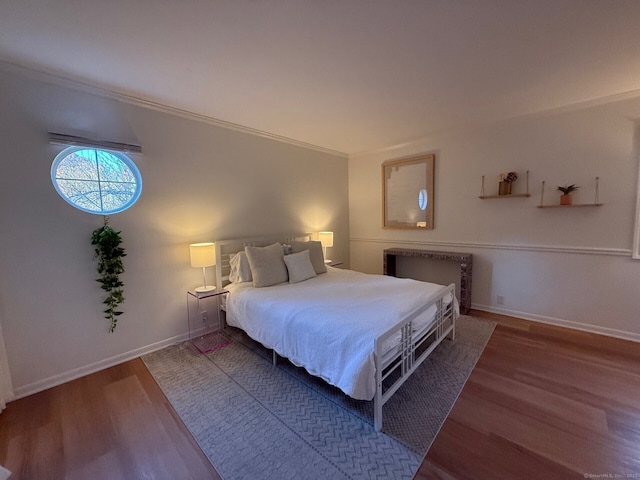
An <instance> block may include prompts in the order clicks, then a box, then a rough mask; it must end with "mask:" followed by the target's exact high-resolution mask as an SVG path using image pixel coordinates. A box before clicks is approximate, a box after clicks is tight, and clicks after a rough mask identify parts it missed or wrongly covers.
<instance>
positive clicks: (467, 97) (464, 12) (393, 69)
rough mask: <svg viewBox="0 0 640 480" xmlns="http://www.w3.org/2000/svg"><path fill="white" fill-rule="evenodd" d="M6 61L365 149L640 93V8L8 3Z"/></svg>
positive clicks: (325, 1)
mask: <svg viewBox="0 0 640 480" xmlns="http://www.w3.org/2000/svg"><path fill="white" fill-rule="evenodd" d="M0 60H3V61H5V62H9V63H13V64H18V65H21V66H26V67H29V68H32V69H36V70H40V71H43V72H48V73H53V74H56V75H60V76H63V77H66V78H70V79H73V80H78V81H81V82H84V83H87V84H90V85H95V86H97V87H100V88H103V89H107V90H110V91H113V92H116V93H118V94H124V95H129V96H133V97H136V98H139V99H142V100H145V101H150V102H155V103H159V104H162V105H166V106H169V107H172V108H177V109H182V110H185V111H188V112H192V113H196V114H199V115H204V116H206V117H211V118H213V119H218V120H222V121H225V122H231V123H234V124H239V125H242V126H245V127H249V128H251V129H256V130H259V131H263V132H267V133H270V134H274V135H279V136H283V137H287V138H290V139H293V140H296V141H300V142H306V143H309V144H312V145H317V146H320V147H322V148H325V149H331V150H335V151H338V152H343V153H347V154H354V153H359V152H364V151H371V150H376V149H380V148H384V147H388V146H392V145H397V144H400V143H404V142H407V141H411V140H415V139H418V138H422V137H425V136H427V135H429V134H431V133H434V132H441V131H444V130H447V129H450V128H453V127H456V128H458V127H464V126H476V125H482V124H483V123H485V122H493V121H497V120H501V119H504V118H510V117H514V116H519V115H524V114H529V113H534V112H540V111H545V110H548V109H554V108H559V107H564V106H567V105H571V104H575V103H581V102H590V101H593V100H595V99H602V98H606V97H610V96H614V95H618V94H626V95H632V96H633V95H635V94H636V93H638V94H640V0H630V1H627V0H224V1H223V0H184V1H179V0H55V1H54V0H0ZM636 91H637V92H636Z"/></svg>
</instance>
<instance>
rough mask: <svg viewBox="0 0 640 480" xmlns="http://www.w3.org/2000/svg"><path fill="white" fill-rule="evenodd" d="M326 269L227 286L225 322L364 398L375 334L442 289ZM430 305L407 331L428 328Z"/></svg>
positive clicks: (371, 385)
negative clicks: (298, 278) (274, 281)
mask: <svg viewBox="0 0 640 480" xmlns="http://www.w3.org/2000/svg"><path fill="white" fill-rule="evenodd" d="M327 270H328V271H327V273H326V274H322V275H318V276H317V277H314V278H311V279H309V280H306V281H304V282H300V283H296V284H280V285H275V286H272V287H264V288H254V287H253V286H252V284H251V283H250V282H247V283H239V284H230V285H228V286H227V287H226V289H227V290H229V292H230V293H229V295H228V298H227V302H226V310H227V323H228V324H229V325H231V326H235V327H239V328H241V329H242V330H244V331H245V332H247V334H248V335H249V336H250V337H251V338H253V339H254V340H257V341H258V342H260V343H262V344H263V345H265V346H266V347H269V348H272V349H273V350H275V351H276V352H277V353H278V354H279V355H281V356H283V357H286V358H288V359H289V360H291V362H293V363H294V364H295V365H297V366H301V367H304V368H305V369H306V370H307V371H308V372H309V373H311V374H312V375H316V376H318V377H321V378H323V379H324V380H325V381H326V382H328V383H330V384H331V385H335V386H336V387H338V388H340V389H341V390H342V391H343V392H345V393H346V394H347V395H349V396H351V397H353V398H356V399H360V400H371V399H373V397H374V394H375V390H376V389H375V386H376V385H375V364H374V341H375V339H376V337H378V336H379V335H380V334H382V333H384V332H386V331H387V330H388V329H390V328H391V327H393V326H394V325H396V324H397V323H398V322H399V321H400V320H402V319H403V318H404V317H406V316H407V314H409V313H410V312H412V311H413V310H414V309H416V308H417V307H418V306H420V305H423V304H424V303H425V302H426V301H427V300H429V299H430V298H431V297H433V296H435V295H437V293H438V292H439V291H440V290H441V289H442V288H443V287H442V285H436V284H433V283H426V282H420V281H417V280H411V279H400V278H395V277H388V276H383V275H367V274H364V273H359V272H355V271H352V270H341V269H336V268H331V267H328V269H327ZM448 300H449V301H451V299H448ZM456 307H457V305H456ZM435 310H436V307H435V305H434V306H432V307H431V308H430V309H429V310H428V311H427V312H426V313H425V314H422V315H421V318H422V320H417V321H414V323H413V324H412V329H413V330H414V331H415V330H418V329H424V328H425V327H426V326H428V325H429V324H430V323H431V322H432V318H433V316H434V314H435ZM392 347H393V345H388V348H392Z"/></svg>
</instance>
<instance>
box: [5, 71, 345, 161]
mask: <svg viewBox="0 0 640 480" xmlns="http://www.w3.org/2000/svg"><path fill="white" fill-rule="evenodd" d="M0 70H2V71H5V72H9V73H14V74H17V75H21V76H25V77H28V78H32V79H34V80H39V81H42V82H46V83H50V84H54V85H57V86H60V87H65V88H70V89H73V90H76V91H80V92H83V93H89V94H91V95H96V96H99V97H103V98H108V99H112V100H117V101H119V102H123V103H127V104H130V105H135V106H138V107H142V108H146V109H149V110H155V111H158V112H162V113H167V114H170V115H174V116H177V117H181V118H185V119H188V120H194V121H197V122H201V123H207V124H209V125H215V126H216V127H221V128H227V129H229V130H235V131H237V132H241V133H247V134H249V135H255V136H258V137H262V138H267V139H269V140H274V141H277V142H281V143H286V144H289V145H293V146H296V147H301V148H305V149H308V150H314V151H317V152H321V153H326V154H328V155H333V156H336V157H341V158H344V159H347V158H349V155H348V154H347V153H345V152H339V151H337V150H332V149H330V148H325V147H321V146H319V145H314V144H311V143H307V142H303V141H300V140H295V139H293V138H289V137H285V136H283V135H278V134H275V133H270V132H265V131H263V130H258V129H255V128H251V127H245V126H243V125H239V124H237V123H233V122H227V121H225V120H220V119H218V118H214V117H210V116H208V115H202V114H199V113H194V112H190V111H188V110H184V109H181V108H177V107H172V106H170V105H165V104H163V103H160V102H155V101H153V100H148V99H145V98H142V97H138V96H135V95H131V94H128V93H124V92H119V91H117V90H113V89H110V88H107V87H104V86H99V85H95V84H92V83H89V82H86V81H84V80H80V79H77V78H70V77H67V76H63V75H61V74H59V73H53V72H49V71H45V70H42V69H37V68H33V67H30V66H25V65H22V64H18V63H14V62H10V61H7V60H4V59H0Z"/></svg>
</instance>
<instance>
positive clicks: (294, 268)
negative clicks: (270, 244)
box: [284, 250, 316, 283]
mask: <svg viewBox="0 0 640 480" xmlns="http://www.w3.org/2000/svg"><path fill="white" fill-rule="evenodd" d="M284 263H285V264H286V265H287V271H288V272H289V283H298V282H302V281H304V280H308V279H310V278H313V277H315V276H316V271H315V270H314V269H313V265H311V259H310V257H309V250H303V251H302V252H298V253H292V254H290V255H285V257H284Z"/></svg>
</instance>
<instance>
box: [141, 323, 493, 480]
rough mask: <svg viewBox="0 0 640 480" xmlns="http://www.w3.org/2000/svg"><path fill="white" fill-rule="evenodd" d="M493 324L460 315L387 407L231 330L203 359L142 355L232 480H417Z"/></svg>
mask: <svg viewBox="0 0 640 480" xmlns="http://www.w3.org/2000/svg"><path fill="white" fill-rule="evenodd" d="M494 327H495V323H494V322H490V321H487V320H483V319H478V318H474V317H469V316H466V315H461V316H460V317H459V319H458V323H457V326H456V340H454V341H450V340H445V341H443V342H442V343H441V344H440V345H439V346H438V348H436V349H435V350H434V351H433V352H432V354H431V355H430V356H429V358H428V359H427V360H426V361H425V362H424V363H423V364H422V365H421V366H420V367H419V368H418V370H416V372H414V374H413V375H412V376H411V378H409V379H408V380H407V381H406V382H405V384H404V385H403V386H402V387H401V388H400V389H399V390H398V391H397V392H396V393H395V395H393V397H392V398H391V399H390V400H389V401H388V402H387V404H386V405H385V406H384V425H383V430H382V432H376V431H375V429H374V428H373V402H367V401H358V400H353V399H351V398H349V397H347V396H346V395H344V394H343V393H342V392H341V391H340V390H338V389H337V388H335V387H332V386H330V385H328V384H326V383H325V382H324V381H322V380H320V379H318V378H316V377H313V376H311V375H309V374H307V373H306V371H305V370H303V369H300V368H297V367H295V366H293V365H292V364H290V363H289V362H288V361H286V360H284V359H279V361H278V365H277V366H276V367H274V366H273V365H272V362H271V351H270V350H267V349H265V348H264V347H262V346H261V345H259V344H258V343H256V342H254V341H253V340H251V339H249V338H248V337H247V336H246V335H245V334H244V333H243V332H242V331H240V330H238V329H234V328H231V327H227V328H225V330H224V332H223V334H214V335H216V337H215V338H213V339H211V343H212V344H214V345H215V344H216V343H218V344H220V345H221V348H214V349H212V350H211V351H209V353H206V354H203V353H201V352H200V351H199V350H197V349H196V348H194V346H193V345H192V344H191V343H190V342H185V343H182V344H178V345H173V346H170V347H167V348H164V349H162V350H159V351H157V352H153V353H150V354H148V355H144V356H143V357H142V359H143V361H144V363H145V364H146V365H147V368H148V369H149V371H150V372H151V374H152V375H153V377H154V378H155V380H156V382H157V383H158V385H159V386H160V388H161V389H162V390H163V392H164V393H165V395H166V396H167V398H168V399H169V402H170V403H171V405H172V406H173V408H174V409H175V411H176V412H177V413H178V415H179V416H180V418H181V419H182V421H183V422H184V424H185V425H186V426H187V428H188V429H189V431H190V432H191V434H192V435H193V436H194V438H195V439H196V441H197V442H198V444H199V445H200V447H201V448H202V450H203V452H204V453H205V454H206V455H207V457H208V458H209V460H210V461H211V463H212V465H213V466H214V467H215V469H216V470H217V471H218V473H220V475H221V476H222V478H223V479H225V480H234V479H247V478H260V479H278V480H281V479H282V480H286V479H298V478H304V479H327V478H331V479H340V478H345V479H363V480H364V479H375V478H379V479H393V478H399V479H400V478H402V479H404V478H406V479H410V478H412V477H413V475H414V474H415V472H416V471H417V469H418V467H419V465H420V462H421V461H422V459H423V457H424V455H425V454H426V452H427V450H428V449H429V447H430V446H431V443H432V442H433V440H434V439H435V437H436V435H437V433H438V431H439V430H440V427H441V426H442V424H443V423H444V420H445V419H446V417H447V415H448V414H449V412H450V410H451V408H452V407H453V404H454V403H455V401H456V399H457V398H458V395H459V394H460V391H461V390H462V387H463V386H464V383H465V382H466V380H467V378H468V376H469V374H470V373H471V370H473V367H474V366H475V364H476V362H477V360H478V358H479V357H480V354H481V353H482V350H483V349H484V347H485V345H486V344H487V342H488V340H489V337H490V336H491V333H492V332H493V329H494Z"/></svg>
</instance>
